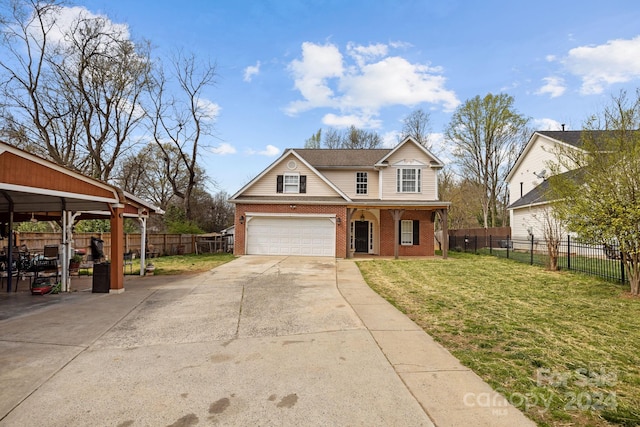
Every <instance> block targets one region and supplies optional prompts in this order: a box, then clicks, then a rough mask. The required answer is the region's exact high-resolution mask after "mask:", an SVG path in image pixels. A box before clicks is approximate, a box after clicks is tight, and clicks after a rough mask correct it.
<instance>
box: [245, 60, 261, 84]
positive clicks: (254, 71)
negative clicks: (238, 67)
mask: <svg viewBox="0 0 640 427" xmlns="http://www.w3.org/2000/svg"><path fill="white" fill-rule="evenodd" d="M258 74H260V61H258V62H256V65H249V66H248V67H247V68H245V69H244V78H243V80H244V81H245V82H251V80H252V79H253V76H257V75H258Z"/></svg>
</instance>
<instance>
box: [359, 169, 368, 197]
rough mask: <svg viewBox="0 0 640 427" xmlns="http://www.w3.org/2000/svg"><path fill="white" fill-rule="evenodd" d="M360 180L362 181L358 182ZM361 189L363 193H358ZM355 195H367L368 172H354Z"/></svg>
mask: <svg viewBox="0 0 640 427" xmlns="http://www.w3.org/2000/svg"><path fill="white" fill-rule="evenodd" d="M360 178H364V181H360ZM361 189H364V192H362V191H360V190H361ZM356 194H362V195H368V194H369V172H356Z"/></svg>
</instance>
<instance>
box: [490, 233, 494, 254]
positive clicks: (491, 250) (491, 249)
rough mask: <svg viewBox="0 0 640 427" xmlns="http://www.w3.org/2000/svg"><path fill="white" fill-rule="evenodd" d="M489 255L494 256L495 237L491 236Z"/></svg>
mask: <svg viewBox="0 0 640 427" xmlns="http://www.w3.org/2000/svg"><path fill="white" fill-rule="evenodd" d="M489 255H493V236H492V235H491V234H489Z"/></svg>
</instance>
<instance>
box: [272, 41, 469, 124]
mask: <svg viewBox="0 0 640 427" xmlns="http://www.w3.org/2000/svg"><path fill="white" fill-rule="evenodd" d="M398 45H399V44H398V43H395V44H394V46H398ZM391 47H393V46H391ZM346 51H347V54H348V55H347V57H346V58H345V57H344V56H343V55H342V53H341V52H340V50H339V48H338V47H337V46H335V45H333V44H325V45H317V44H314V43H311V42H305V43H303V44H302V59H296V60H293V61H292V62H291V63H290V64H289V70H290V72H291V75H292V77H293V79H294V86H295V88H296V89H297V90H298V91H299V92H300V95H301V96H302V98H303V99H301V100H298V101H295V102H292V103H290V104H289V105H288V106H287V108H286V110H285V111H286V112H287V114H290V115H295V114H298V113H300V112H303V111H307V110H311V109H314V108H335V109H338V110H340V113H341V114H340V116H338V115H333V116H329V115H327V116H325V120H338V118H339V117H352V118H353V117H358V118H359V120H365V121H366V120H370V118H371V117H375V116H377V115H378V114H379V111H380V109H382V108H384V107H388V106H392V105H405V106H415V105H417V104H420V103H431V104H440V105H442V107H443V109H445V110H447V111H452V110H454V109H455V108H456V107H457V106H458V105H459V104H460V101H459V100H458V98H457V96H456V94H455V92H453V91H452V90H448V89H446V87H445V83H446V78H445V77H444V76H443V75H442V73H443V70H442V68H440V67H432V66H430V65H426V64H414V63H411V62H409V61H408V60H406V59H405V58H402V57H399V56H390V55H389V46H387V45H384V44H371V45H368V46H360V45H357V44H354V43H349V44H348V45H347V47H346ZM349 60H351V62H349ZM374 123H375V121H374Z"/></svg>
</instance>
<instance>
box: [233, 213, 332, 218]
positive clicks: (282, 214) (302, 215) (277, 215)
mask: <svg viewBox="0 0 640 427" xmlns="http://www.w3.org/2000/svg"><path fill="white" fill-rule="evenodd" d="M244 216H245V218H249V217H259V216H262V217H264V216H273V217H297V218H300V217H303V218H304V217H306V218H335V217H336V214H313V213H308V214H296V213H275V212H245V213H244Z"/></svg>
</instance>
